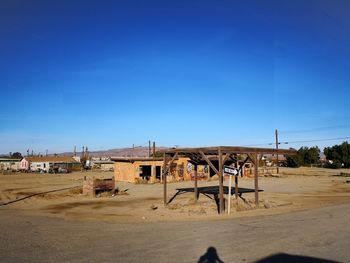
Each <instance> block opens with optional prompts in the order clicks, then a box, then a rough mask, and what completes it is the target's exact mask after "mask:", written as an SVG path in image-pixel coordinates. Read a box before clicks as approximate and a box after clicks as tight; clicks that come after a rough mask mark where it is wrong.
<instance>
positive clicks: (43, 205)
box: [0, 168, 350, 223]
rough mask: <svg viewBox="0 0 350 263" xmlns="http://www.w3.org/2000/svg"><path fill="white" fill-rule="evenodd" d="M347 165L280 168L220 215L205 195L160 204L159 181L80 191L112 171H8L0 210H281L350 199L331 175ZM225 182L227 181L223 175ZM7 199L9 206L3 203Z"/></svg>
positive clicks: (51, 213)
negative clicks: (88, 180) (90, 179)
mask: <svg viewBox="0 0 350 263" xmlns="http://www.w3.org/2000/svg"><path fill="white" fill-rule="evenodd" d="M340 172H348V173H350V170H346V169H343V170H331V169H320V168H298V169H288V168H283V169H281V173H280V177H259V188H260V189H263V190H264V192H261V193H260V204H259V207H255V204H254V193H249V194H244V195H243V197H244V198H245V199H246V202H243V201H242V200H241V199H238V200H235V199H234V197H233V198H232V203H231V207H232V208H231V211H232V212H231V214H230V215H227V214H224V215H218V214H217V208H216V205H215V202H214V201H213V200H211V199H209V198H207V197H205V196H203V195H201V196H200V198H199V200H198V202H197V204H195V203H194V196H193V194H191V193H188V194H183V195H180V196H177V197H176V198H175V199H174V201H173V202H172V203H171V204H169V205H168V207H166V208H165V207H164V205H163V185H162V184H137V185H135V184H129V183H122V182H117V185H116V186H117V187H118V189H119V190H121V191H125V190H126V192H125V193H126V194H121V195H115V196H111V195H108V194H102V196H100V197H97V198H92V197H86V196H83V195H82V194H81V192H82V191H81V188H82V182H83V177H84V176H95V177H101V178H102V177H104V178H110V177H112V176H113V173H111V172H77V173H72V174H61V175H53V174H12V175H0V204H2V205H1V206H0V211H1V213H4V212H5V211H9V210H11V211H13V210H16V211H17V212H20V213H21V214H23V215H38V216H45V217H57V218H64V219H65V220H68V221H82V220H83V221H84V220H88V221H101V222H102V221H104V222H109V223H138V222H145V223H147V222H169V221H198V220H221V219H231V218H238V217H252V216H262V215H269V214H281V213H288V212H291V211H297V210H305V209H309V208H317V207H325V206H332V205H337V204H344V203H349V202H350V183H347V181H349V180H350V178H349V177H339V176H334V175H337V174H339V173H340ZM217 184H218V181H215V180H214V181H211V182H204V181H201V182H199V186H207V185H217ZM224 184H225V185H228V180H225V183H224ZM239 186H240V187H248V188H253V187H254V181H253V178H246V177H245V178H239ZM70 187H76V188H72V189H66V190H62V191H56V192H51V193H46V194H40V195H36V196H33V197H30V198H27V199H24V200H21V201H18V202H13V203H10V204H7V203H8V202H10V201H14V200H16V199H20V198H23V197H26V196H29V195H32V194H38V193H42V192H48V191H52V190H59V189H64V188H70ZM179 187H193V182H179V183H169V184H168V199H170V198H171V196H172V195H174V194H175V193H176V190H175V189H176V188H179ZM4 204H7V205H4Z"/></svg>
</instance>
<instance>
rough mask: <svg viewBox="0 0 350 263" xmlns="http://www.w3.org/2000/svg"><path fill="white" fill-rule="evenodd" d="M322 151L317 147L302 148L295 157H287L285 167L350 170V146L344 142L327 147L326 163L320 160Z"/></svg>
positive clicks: (325, 149)
mask: <svg viewBox="0 0 350 263" xmlns="http://www.w3.org/2000/svg"><path fill="white" fill-rule="evenodd" d="M320 153H321V151H320V149H319V148H318V147H317V146H315V147H310V148H309V147H304V146H303V147H300V149H299V150H297V154H295V155H286V160H285V162H284V165H285V166H287V167H300V166H312V165H322V166H323V167H327V168H350V144H349V143H348V142H343V143H342V144H340V145H334V146H331V147H326V148H324V150H323V153H324V155H325V156H326V161H321V160H320Z"/></svg>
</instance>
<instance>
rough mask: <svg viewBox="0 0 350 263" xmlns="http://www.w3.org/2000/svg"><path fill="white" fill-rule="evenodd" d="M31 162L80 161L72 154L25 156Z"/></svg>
mask: <svg viewBox="0 0 350 263" xmlns="http://www.w3.org/2000/svg"><path fill="white" fill-rule="evenodd" d="M24 159H26V160H27V161H29V162H55V163H79V162H77V161H76V160H74V159H73V157H70V156H43V157H37V156H33V157H24Z"/></svg>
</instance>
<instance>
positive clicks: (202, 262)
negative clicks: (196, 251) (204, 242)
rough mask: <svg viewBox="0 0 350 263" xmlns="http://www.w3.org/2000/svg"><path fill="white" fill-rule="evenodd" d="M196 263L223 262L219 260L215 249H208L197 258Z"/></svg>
mask: <svg viewBox="0 0 350 263" xmlns="http://www.w3.org/2000/svg"><path fill="white" fill-rule="evenodd" d="M198 263H224V261H222V260H221V259H220V258H219V255H218V253H217V251H216V248H215V247H208V250H207V252H206V253H205V254H204V255H203V256H201V257H200V258H199V260H198Z"/></svg>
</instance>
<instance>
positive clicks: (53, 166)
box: [20, 156, 81, 173]
mask: <svg viewBox="0 0 350 263" xmlns="http://www.w3.org/2000/svg"><path fill="white" fill-rule="evenodd" d="M80 168H81V164H80V163H79V162H77V161H76V160H75V159H73V157H69V156H44V157H24V158H23V159H22V160H21V162H20V169H21V170H23V171H31V172H47V173H48V172H53V173H55V172H58V171H59V170H60V169H64V170H66V171H68V172H71V171H79V170H80Z"/></svg>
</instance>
